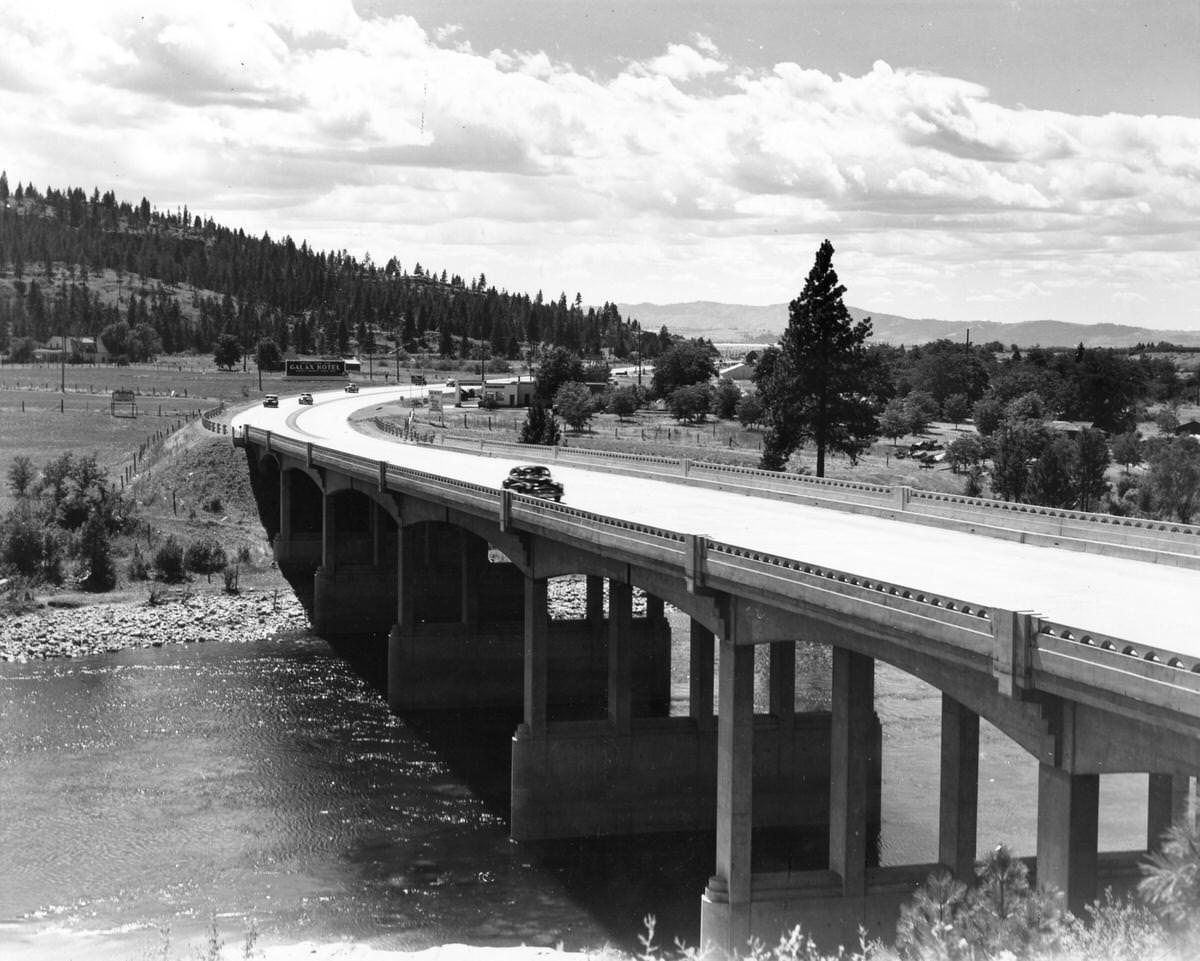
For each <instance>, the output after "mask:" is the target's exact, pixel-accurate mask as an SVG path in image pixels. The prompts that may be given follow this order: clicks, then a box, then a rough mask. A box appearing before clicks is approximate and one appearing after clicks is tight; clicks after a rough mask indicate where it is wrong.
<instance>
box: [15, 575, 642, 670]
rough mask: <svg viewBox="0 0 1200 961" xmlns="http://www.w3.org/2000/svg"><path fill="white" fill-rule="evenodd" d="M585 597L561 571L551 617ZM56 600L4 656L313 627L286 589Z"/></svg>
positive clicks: (579, 609)
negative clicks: (158, 598) (64, 604)
mask: <svg viewBox="0 0 1200 961" xmlns="http://www.w3.org/2000/svg"><path fill="white" fill-rule="evenodd" d="M638 594H639V596H638V597H637V598H636V599H635V603H634V610H635V612H637V613H639V614H640V613H642V612H643V611H644V609H645V599H644V597H643V596H640V595H641V592H638ZM586 596H587V592H586V587H585V581H584V579H583V578H582V577H568V578H556V579H555V580H554V581H553V582H552V583H551V587H550V612H551V616H552V617H556V618H578V617H583V616H584V615H585V611H586ZM60 603H61V602H60ZM54 605H55V601H54V599H53V598H51V599H50V600H49V601H48V602H45V604H44V606H41V607H38V608H36V609H34V610H31V611H24V612H22V613H19V614H17V615H15V616H13V617H11V618H8V619H6V620H4V621H3V622H2V623H0V661H16V662H18V663H19V662H23V661H27V660H31V659H41V658H50V657H85V656H87V655H89V654H105V653H114V652H116V651H122V650H125V649H127V648H134V647H162V646H163V645H164V644H196V643H202V642H204V641H259V640H264V639H266V638H268V637H273V636H274V635H276V634H280V633H283V632H285V631H302V630H307V629H308V627H309V622H308V615H307V614H306V613H305V611H304V608H303V606H302V605H301V604H300V602H299V601H298V600H297V599H296V595H295V594H293V593H292V591H291V590H290V589H287V588H284V589H272V590H245V591H241V592H240V593H238V594H226V593H223V592H218V591H203V590H201V591H195V592H191V591H175V592H172V593H168V594H167V595H166V596H165V597H164V598H163V599H162V600H161V601H159V602H157V603H153V604H151V603H150V602H149V601H148V600H147V599H145V598H141V599H137V600H130V599H125V600H118V601H115V602H113V601H108V600H97V601H96V602H95V603H82V604H80V605H79V606H67V607H62V606H54Z"/></svg>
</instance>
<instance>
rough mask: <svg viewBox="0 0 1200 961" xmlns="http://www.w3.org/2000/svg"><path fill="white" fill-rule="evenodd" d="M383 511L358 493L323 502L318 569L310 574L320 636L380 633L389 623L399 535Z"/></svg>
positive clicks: (314, 617) (340, 494)
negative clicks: (393, 545) (392, 557)
mask: <svg viewBox="0 0 1200 961" xmlns="http://www.w3.org/2000/svg"><path fill="white" fill-rule="evenodd" d="M390 521H391V519H390V518H389V517H388V516H387V514H386V512H385V511H384V510H383V509H382V508H381V507H380V506H379V505H378V504H376V503H375V502H374V501H372V500H370V499H368V498H366V497H365V496H363V495H362V494H358V493H356V492H350V491H338V492H335V493H333V494H326V495H325V497H324V498H323V515H322V537H321V566H320V567H318V568H317V570H316V572H315V574H314V575H313V610H312V622H313V628H314V630H316V632H317V633H318V634H321V635H324V636H337V635H356V634H382V633H383V632H385V631H386V630H387V629H388V627H389V625H390V624H391V623H392V620H393V618H392V612H393V610H394V609H395V604H396V602H395V596H396V587H395V584H396V576H395V568H394V566H393V564H392V563H391V555H392V553H393V551H394V547H391V544H392V542H393V540H394V539H395V538H397V537H398V535H397V533H396V527H395V525H394V524H392V523H390Z"/></svg>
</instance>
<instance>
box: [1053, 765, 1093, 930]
mask: <svg viewBox="0 0 1200 961" xmlns="http://www.w3.org/2000/svg"><path fill="white" fill-rule="evenodd" d="M1099 821H1100V775H1098V774H1069V773H1068V772H1066V771H1063V770H1060V769H1058V768H1056V767H1053V766H1051V765H1049V764H1039V765H1038V812H1037V822H1038V823H1037V879H1038V882H1039V883H1041V884H1049V885H1053V886H1054V887H1056V888H1058V890H1060V891H1061V892H1062V893H1063V896H1064V898H1065V899H1066V907H1067V909H1068V910H1070V911H1072V912H1073V913H1075V914H1081V913H1082V911H1083V907H1084V905H1086V904H1088V903H1089V902H1090V901H1092V900H1093V899H1094V898H1095V897H1096V887H1097V884H1096V862H1097V856H1096V848H1097V845H1098V844H1099Z"/></svg>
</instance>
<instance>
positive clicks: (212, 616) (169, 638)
mask: <svg viewBox="0 0 1200 961" xmlns="http://www.w3.org/2000/svg"><path fill="white" fill-rule="evenodd" d="M307 627H308V617H307V615H306V614H305V613H304V608H302V607H301V606H300V602H299V601H298V600H296V598H295V596H294V595H293V594H292V593H291V592H290V591H246V592H244V593H241V594H217V593H198V594H189V595H186V596H183V597H180V598H176V599H172V600H168V601H166V602H164V603H161V604H154V605H150V604H148V603H146V602H141V603H127V604H95V605H91V606H86V607H75V608H50V607H48V608H42V609H39V610H37V611H33V612H30V613H28V614H21V615H18V616H17V617H14V618H11V619H9V620H6V621H4V622H3V623H2V624H0V660H4V661H24V660H28V659H33V658H46V657H82V656H84V655H87V654H103V653H105V652H110V651H120V650H124V649H125V648H129V647H159V646H161V645H163V644H191V643H196V642H200V641H254V640H261V639H263V638H267V637H271V636H272V635H274V634H278V633H280V632H282V631H295V630H303V629H305V628H307Z"/></svg>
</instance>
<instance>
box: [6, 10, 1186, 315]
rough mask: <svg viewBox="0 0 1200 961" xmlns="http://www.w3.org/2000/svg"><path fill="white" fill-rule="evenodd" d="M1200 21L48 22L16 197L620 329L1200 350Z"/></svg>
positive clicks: (796, 13) (11, 110)
mask: <svg viewBox="0 0 1200 961" xmlns="http://www.w3.org/2000/svg"><path fill="white" fill-rule="evenodd" d="M1198 51H1200V2H1197V0H738V2H734V0H607V2H603V0H587V2H585V0H504V2H499V0H413V2H402V0H317V2H299V0H241V2H238V0H204V2H196V0H187V2H183V3H177V2H174V0H155V2H153V3H147V2H144V0H142V2H138V3H132V2H125V0H102V2H97V0H86V2H69V0H37V2H31V3H23V4H20V5H13V6H12V7H10V9H7V10H6V11H5V14H4V16H3V18H0V118H2V126H0V131H2V133H0V168H3V169H4V170H5V171H6V173H7V174H8V179H9V182H10V185H11V186H12V187H14V188H15V186H16V184H17V183H18V182H24V183H29V182H33V183H35V184H37V185H38V187H39V189H44V188H45V187H47V186H52V187H59V188H63V187H68V186H80V187H83V188H84V189H85V190H87V192H88V193H89V194H90V193H91V189H92V187H99V189H100V190H101V192H103V191H105V190H108V189H111V190H113V191H114V192H115V193H116V194H117V196H118V198H120V199H124V200H129V201H131V202H133V203H137V202H139V201H140V200H141V198H142V197H146V198H148V199H149V200H150V202H151V203H152V204H153V205H154V206H156V207H158V208H159V209H166V210H174V209H176V208H183V207H184V206H186V207H187V208H188V210H189V212H190V213H192V214H199V215H201V216H203V217H212V218H213V219H215V220H216V221H217V222H219V223H222V224H224V225H226V226H230V227H233V228H239V227H240V228H242V229H244V230H245V231H246V232H247V233H250V234H253V235H255V236H259V235H261V234H262V233H269V234H270V236H271V237H272V238H274V239H282V238H283V237H284V236H287V235H290V236H291V237H292V238H293V239H294V240H295V241H296V242H297V243H300V242H301V241H307V243H308V244H309V245H310V246H311V247H313V248H316V249H318V250H346V251H348V252H349V253H351V254H353V255H355V256H357V257H363V256H367V255H369V256H370V257H371V259H372V260H373V261H374V262H375V263H377V264H380V265H383V264H385V263H387V261H388V260H389V259H390V258H392V257H395V258H396V259H397V260H398V261H399V263H400V264H401V266H402V267H404V268H405V269H408V270H411V269H412V267H413V266H414V265H415V264H417V263H420V264H421V265H423V266H424V267H425V268H432V269H434V270H436V271H438V272H439V273H440V272H441V271H442V270H443V269H444V270H447V271H449V272H450V273H452V274H454V273H457V274H459V275H461V276H463V277H465V278H468V279H471V278H474V277H477V276H478V275H479V274H480V273H483V274H485V275H486V278H487V281H488V283H489V284H494V285H496V286H497V287H501V288H505V289H507V290H510V291H527V292H529V293H531V294H532V293H535V292H536V291H538V290H542V291H543V292H544V293H545V295H546V296H547V297H557V296H558V294H559V293H560V292H562V293H566V294H567V296H568V299H574V296H575V294H576V293H580V294H581V295H582V297H583V300H584V302H585V303H587V304H601V303H603V302H605V301H614V302H619V303H641V302H652V303H676V302H686V301H693V300H713V301H719V302H724V303H734V304H773V303H785V302H787V301H789V300H791V299H792V298H793V297H795V296H796V295H797V294H798V293H799V292H800V290H801V288H802V286H803V283H804V278H805V276H806V275H807V273H808V270H809V269H810V267H811V266H812V262H813V257H814V254H815V252H816V250H817V248H818V247H819V245H820V243H821V241H822V240H823V239H825V238H828V239H829V240H831V241H832V243H833V245H834V248H835V251H836V253H835V255H834V265H835V268H836V269H837V271H838V274H839V276H840V278H841V281H842V283H843V284H844V285H845V286H846V288H847V293H846V296H845V299H846V301H847V303H849V304H852V305H854V306H857V307H862V308H865V309H868V310H873V311H877V312H881V313H890V314H901V315H904V316H910V317H937V318H941V319H946V320H956V321H962V320H995V321H1021V320H1037V319H1056V320H1064V321H1071V322H1076V323H1100V322H1107V323H1124V324H1133V325H1141V326H1148V327H1154V328H1159V329H1168V330H1169V329H1187V330H1196V329H1200V52H1198Z"/></svg>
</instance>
